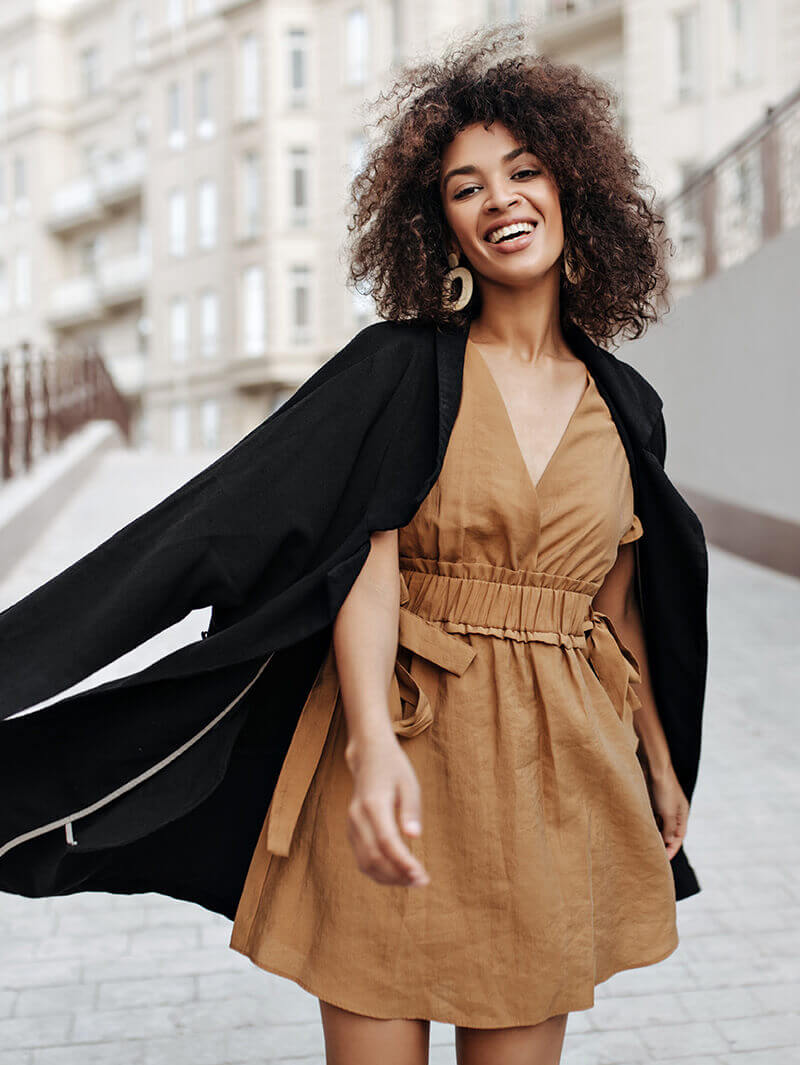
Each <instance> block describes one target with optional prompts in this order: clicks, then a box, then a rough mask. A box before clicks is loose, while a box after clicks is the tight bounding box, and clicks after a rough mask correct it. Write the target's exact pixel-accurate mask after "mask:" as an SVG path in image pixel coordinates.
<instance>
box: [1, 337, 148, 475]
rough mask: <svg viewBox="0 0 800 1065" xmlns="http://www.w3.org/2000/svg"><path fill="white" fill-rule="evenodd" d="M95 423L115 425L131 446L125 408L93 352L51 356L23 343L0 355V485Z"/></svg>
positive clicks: (126, 407)
mask: <svg viewBox="0 0 800 1065" xmlns="http://www.w3.org/2000/svg"><path fill="white" fill-rule="evenodd" d="M94 418H108V419H111V420H112V421H114V422H116V423H117V425H118V426H119V428H120V430H121V431H122V434H123V436H124V437H125V440H126V441H127V442H128V443H130V439H131V412H130V409H129V407H128V404H127V402H126V400H125V399H124V398H123V396H122V395H121V394H120V393H119V391H118V390H117V388H116V386H115V384H114V382H113V380H112V378H111V375H110V374H109V372H108V369H107V368H106V364H105V362H104V361H103V358H102V356H101V355H100V353H99V352H98V351H97V350H96V349H95V348H94V347H92V346H87V347H84V348H83V349H81V350H78V351H74V350H71V351H57V352H51V351H49V350H46V349H34V348H32V346H31V345H30V344H29V343H28V342H27V341H23V342H22V343H21V344H19V345H18V346H16V347H15V348H11V349H8V350H4V351H0V461H1V462H2V480H3V481H8V480H10V479H11V478H12V477H14V476H16V475H18V474H19V473H21V472H23V471H26V470H30V469H31V467H32V466H33V464H34V463H35V462H36V460H37V458H39V456H41V455H43V454H45V453H46V452H48V451H52V450H53V449H54V448H56V447H58V445H59V444H60V443H61V442H62V441H63V440H64V439H66V437H68V436H69V435H70V433H73V432H75V430H76V429H79V428H81V427H82V426H83V425H85V424H86V423H87V422H89V421H91V420H92V419H94Z"/></svg>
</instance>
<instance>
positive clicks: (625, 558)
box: [592, 542, 689, 858]
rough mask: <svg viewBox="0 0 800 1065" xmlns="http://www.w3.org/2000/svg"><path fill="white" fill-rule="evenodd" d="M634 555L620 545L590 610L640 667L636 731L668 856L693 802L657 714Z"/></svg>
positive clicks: (680, 840) (680, 838) (676, 847)
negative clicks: (610, 627) (606, 620)
mask: <svg viewBox="0 0 800 1065" xmlns="http://www.w3.org/2000/svg"><path fill="white" fill-rule="evenodd" d="M635 566H636V553H635V549H634V546H633V543H632V542H629V543H624V544H620V547H619V552H618V554H617V560H616V562H615V563H614V565H613V566H612V567H611V569H610V570H609V572H608V574H607V575H606V578H605V580H604V582H603V585H602V587H601V588H600V590H599V591H598V593H597V595H596V596H595V597H594V601H593V603H592V605H593V606H594V607H595V608H596V609H597V610H599V611H601V612H602V613H603V614H607V615H608V617H610V618H611V621H612V622H613V624H614V627H615V628H616V630H617V632H618V633H619V636H620V639H621V640H622V641H623V643H624V644H625V646H626V647H628V648H629V649H630V650H631V651H632V652H633V655H634V657H635V658H636V661H637V662H638V664H639V673H640V675H641V682H640V683H639V685H638V687H637V694H638V695H639V698H640V699H641V701H642V705H641V706H640V707H639V709H638V710H636V712H635V713H634V715H633V721H634V728H635V729H636V733H637V735H638V737H639V742H640V744H641V747H642V749H643V751H644V754H645V757H646V759H647V767H648V770H649V775H650V781H649V787H650V791H651V799H652V803H653V808H654V811H655V813H656V814H658V815H659V817H660V819H661V824H660V826H659V827H660V831H661V835H662V838H663V840H664V843H665V844H666V846H667V856H668V857H669V858H672V856H673V855H674V854H675V853H676V852H677V851H678V850H679V848H680V846H681V844H682V843H683V839H684V836H685V835H686V822H687V819H688V816H689V803H688V800H687V799H686V796H685V795H684V793H683V789H682V788H681V786H680V784H679V783H678V778H677V777H676V775H675V770H674V768H673V766H672V760H671V758H670V753H669V747H668V745H667V739H666V736H665V735H664V729H663V727H662V725H661V719H660V718H659V716H658V710H657V709H656V702H655V697H654V694H653V687H652V683H651V679H650V668H649V664H648V661H647V649H646V641H645V635H644V626H643V625H642V616H641V612H640V610H639V603H638V600H637V597H636V589H635V585H634V572H635Z"/></svg>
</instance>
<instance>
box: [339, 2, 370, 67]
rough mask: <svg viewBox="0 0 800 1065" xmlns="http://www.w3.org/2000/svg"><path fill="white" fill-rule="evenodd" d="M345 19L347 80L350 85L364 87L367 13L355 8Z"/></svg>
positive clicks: (367, 44) (362, 9) (360, 8)
mask: <svg viewBox="0 0 800 1065" xmlns="http://www.w3.org/2000/svg"><path fill="white" fill-rule="evenodd" d="M345 19H346V23H345V80H346V82H347V84H348V85H362V84H363V83H364V82H365V81H366V77H367V48H368V47H369V42H368V30H367V13H366V11H365V10H364V8H363V7H354V8H351V9H350V10H349V11H348V12H347V14H346V16H345Z"/></svg>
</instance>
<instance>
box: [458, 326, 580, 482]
mask: <svg viewBox="0 0 800 1065" xmlns="http://www.w3.org/2000/svg"><path fill="white" fill-rule="evenodd" d="M473 352H474V353H476V354H477V356H478V358H477V361H478V362H479V363H480V364H481V366H482V368H483V370H484V372H485V374H486V376H487V377H488V378H489V381H490V384H491V388H492V390H493V392H494V394H495V396H496V398H497V400H498V403H499V406H500V408H501V410H502V412H503V414H504V415H505V418H504V421H505V423H506V427H507V429H508V431H509V434H510V436H511V438H512V439H513V441H514V445H515V450H516V453H517V455H518V456H519V460H520V462H521V464H522V467H523V469H524V470H525V472H526V474H527V478H528V481H529V483H530V486H531V488H532V489H533V491H534V493H536V494H538V493H539V491H540V490H541V487H542V482H543V481H544V479H545V477H547V476H548V474H549V472H550V470H551V468H552V467H553V465H554V463H555V460H556V459H557V458H558V456H559V453H560V452H561V451H562V450H563V449H564V444H565V441H566V439H567V438H568V437H569V436H570V433H571V430H572V427H573V425H574V423H575V422H576V421H577V418H578V415H579V412H580V410H581V408H582V406H583V404H584V401H585V399H586V394H587V393H588V391H589V389H590V388H591V385H592V375H591V374H590V373H589V370H588V368H587V367H586V365H585V364H584V375H585V376H584V382H583V391H582V392H581V395H580V398H579V400H578V402H577V403H576V404H575V406H574V408H573V410H572V413H571V414H570V416H569V418H568V420H567V423H566V425H565V426H564V429H563V430H562V433H561V436H560V437H559V439H558V443H557V444H556V446H555V448H554V449H553V450H552V452H551V453H550V457H549V458H548V460H547V462H546V464H545V466H544V468H543V469H542V472H541V473H540V474H539V477H538V479H537V480H534V478H533V474H532V473H531V469H530V467H529V466H528V463H527V461H526V459H525V455H524V453H523V451H522V447H521V446H520V442H519V436H518V435H517V431H516V429H515V427H514V421H513V419H512V417H511V413H510V411H509V409H508V404H507V403H506V401H505V398H504V397H503V393H502V391H501V390H500V386H499V385H498V383H497V380H496V378H495V376H494V373H493V372H492V369H491V367H490V366H489V364H488V362H487V360H486V357H485V356H484V355H483V353H482V352H481V349H480V348H479V347H478V345H477V344H476V343H475V341H474V340H471V339H470V338H469V337H468V338H467V344H466V348H465V358H469V356H470V354H472V353H473Z"/></svg>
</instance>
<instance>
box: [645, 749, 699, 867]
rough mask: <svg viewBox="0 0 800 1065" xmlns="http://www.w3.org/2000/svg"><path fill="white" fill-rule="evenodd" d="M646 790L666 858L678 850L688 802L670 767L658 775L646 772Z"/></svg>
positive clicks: (681, 841) (684, 832) (684, 827)
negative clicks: (663, 844)
mask: <svg viewBox="0 0 800 1065" xmlns="http://www.w3.org/2000/svg"><path fill="white" fill-rule="evenodd" d="M647 777H648V788H649V791H650V799H651V802H652V806H653V810H654V812H655V814H656V821H657V822H658V827H659V830H660V832H661V837H662V839H663V840H664V843H666V845H667V857H668V858H672V857H673V855H675V854H677V852H678V851H679V850H680V848H681V846H682V844H683V840H684V838H685V836H686V827H687V822H688V820H689V800H688V799H687V798H686V796H685V795H684V793H683V789H682V788H681V786H680V784H679V783H678V778H677V776H676V775H675V770H674V768H673V767H672V765H669V766H667V768H666V769H665V770H663V771H662V772H658V773H655V774H654V773H653V772H652V770H651V771H649V772H648V774H647Z"/></svg>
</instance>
